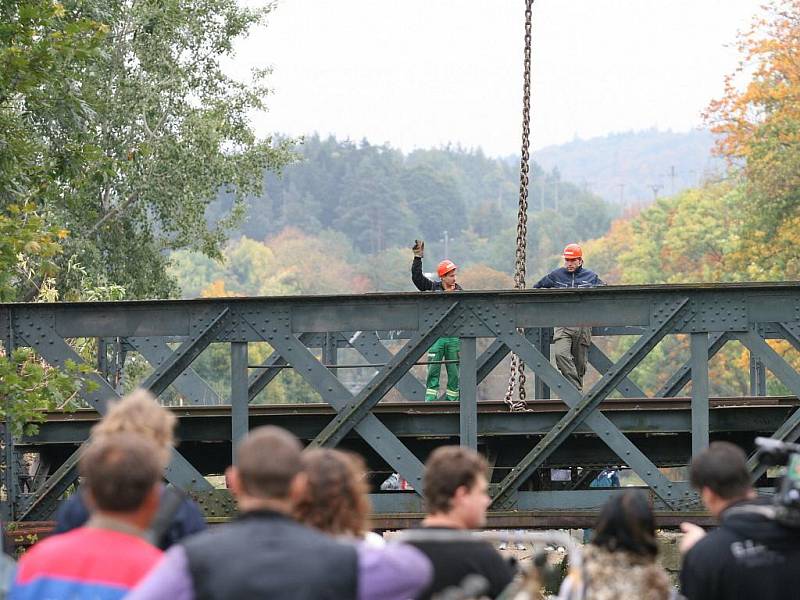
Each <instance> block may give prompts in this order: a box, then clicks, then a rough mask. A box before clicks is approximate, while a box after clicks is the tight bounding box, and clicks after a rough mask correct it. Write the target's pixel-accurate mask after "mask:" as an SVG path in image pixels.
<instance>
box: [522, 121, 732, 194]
mask: <svg viewBox="0 0 800 600" xmlns="http://www.w3.org/2000/svg"><path fill="white" fill-rule="evenodd" d="M712 145H713V136H712V134H711V133H710V132H709V131H707V130H693V131H688V132H679V133H675V132H672V131H657V130H655V129H649V130H646V131H637V132H632V131H631V132H626V133H614V134H610V135H607V136H606V137H597V138H592V139H588V140H581V139H576V140H574V141H572V142H569V143H567V144H560V145H557V146H547V147H545V148H542V149H541V150H537V151H536V152H534V153H533V159H534V160H535V161H536V162H537V163H538V164H539V165H541V166H542V167H543V168H545V169H547V170H552V169H554V168H557V169H558V170H559V171H560V173H561V177H562V178H563V179H566V180H568V181H572V182H574V183H576V184H579V185H581V186H585V187H586V188H587V189H589V190H591V191H593V192H594V193H596V194H598V195H600V196H602V197H603V198H604V199H606V200H608V201H609V202H614V203H620V201H622V202H623V203H624V204H627V205H631V204H641V203H642V202H651V201H652V200H653V198H654V195H655V194H654V191H653V187H654V186H655V190H656V192H657V194H658V196H659V197H663V196H671V195H674V194H675V193H678V192H680V191H682V190H684V189H686V188H690V187H695V186H697V185H698V184H699V183H701V182H702V181H703V180H706V179H709V178H714V177H715V176H716V174H718V173H722V172H724V165H723V164H722V161H721V160H720V159H718V158H715V157H712V155H711V147H712ZM509 162H513V160H509Z"/></svg>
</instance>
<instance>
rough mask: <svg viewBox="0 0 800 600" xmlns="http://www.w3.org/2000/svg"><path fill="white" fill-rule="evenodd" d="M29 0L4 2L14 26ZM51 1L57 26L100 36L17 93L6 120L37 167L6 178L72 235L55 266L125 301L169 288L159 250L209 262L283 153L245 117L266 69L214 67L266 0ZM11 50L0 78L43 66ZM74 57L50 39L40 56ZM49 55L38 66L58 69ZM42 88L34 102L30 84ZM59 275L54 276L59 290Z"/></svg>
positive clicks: (256, 102)
mask: <svg viewBox="0 0 800 600" xmlns="http://www.w3.org/2000/svg"><path fill="white" fill-rule="evenodd" d="M30 4H33V3H31V2H12V3H11V5H12V6H13V7H14V9H12V10H11V12H12V13H13V14H12V15H11V16H12V17H14V16H16V19H17V21H18V22H20V23H23V22H25V18H26V15H27V14H28V13H29V9H28V6H29V5H30ZM43 5H44V3H41V4H37V6H43ZM4 6H5V5H4ZM55 6H56V9H55V11H56V12H55V16H52V17H50V19H51V21H52V22H53V23H55V24H59V23H60V22H61V21H66V24H65V25H64V27H63V30H64V32H65V33H66V34H69V35H70V36H72V37H79V36H78V34H79V33H81V32H82V31H83V30H84V29H88V31H89V33H92V32H95V31H96V32H98V33H97V34H96V36H95V37H91V38H90V41H91V42H93V43H94V47H93V49H94V50H96V51H95V52H93V53H90V52H89V51H88V50H87V51H83V50H81V53H80V54H79V56H80V58H81V61H80V62H79V64H77V65H76V66H74V68H72V69H71V70H70V68H69V67H71V66H73V65H72V63H74V62H76V61H75V60H73V61H72V63H68V64H67V65H66V68H65V69H64V70H65V73H66V75H67V78H66V79H65V80H64V81H60V80H58V81H56V82H54V83H52V85H51V86H49V88H48V86H47V85H30V86H26V87H24V88H20V89H18V90H16V92H15V96H14V98H15V103H14V104H13V106H12V107H11V108H10V109H9V112H10V114H11V116H10V117H9V119H12V120H13V119H14V118H16V120H17V121H19V122H24V123H25V124H26V125H27V128H26V129H25V130H24V131H22V132H21V134H20V139H23V140H24V141H26V142H27V143H30V144H32V145H33V150H32V151H31V152H30V153H29V154H30V155H32V156H36V157H40V158H37V161H38V162H37V164H36V165H35V166H38V167H40V168H43V169H44V172H43V173H42V176H41V177H40V178H39V179H33V178H31V177H29V178H28V179H27V180H26V179H25V178H23V177H16V178H15V180H14V182H13V183H16V184H17V186H18V187H21V191H20V193H21V194H23V195H26V196H28V197H30V199H31V200H32V201H35V202H36V203H37V205H38V206H39V208H40V209H41V211H42V213H43V214H48V215H50V216H51V218H52V220H53V222H56V223H59V224H60V225H61V226H63V227H65V228H66V229H69V230H70V231H71V232H72V235H71V236H70V238H69V239H68V240H67V241H66V243H65V248H64V253H63V254H62V258H61V259H60V260H61V261H62V263H66V261H68V260H69V259H70V258H72V257H77V260H78V262H80V263H81V264H83V265H85V266H86V268H87V269H89V273H90V275H94V276H96V277H97V278H98V280H107V281H109V282H111V283H115V284H118V285H122V286H123V287H125V289H126V290H127V292H128V294H129V296H132V297H158V296H168V295H171V294H173V293H174V292H175V286H174V283H173V282H172V280H171V279H170V278H169V277H168V276H167V275H166V265H167V258H166V257H165V254H164V253H165V251H167V250H174V249H180V248H189V249H194V250H198V251H200V252H202V253H205V254H206V255H209V256H218V255H219V251H220V248H221V245H222V243H223V242H224V240H225V239H226V237H227V234H228V231H229V229H230V227H231V226H232V225H233V224H234V223H236V222H237V220H238V219H240V218H241V216H242V209H243V206H244V204H243V202H244V198H245V196H246V195H248V194H258V193H260V190H261V185H262V182H263V173H264V171H265V170H276V171H277V170H280V169H281V168H282V167H283V165H285V164H286V163H287V162H289V161H290V160H291V159H292V154H291V152H290V148H291V145H292V142H291V140H280V141H276V142H273V141H272V140H271V139H269V138H268V139H259V138H257V136H256V135H255V133H254V131H253V129H252V127H251V125H250V114H251V113H252V111H254V110H260V109H263V108H264V104H263V101H264V98H265V96H266V94H267V91H268V90H267V88H266V86H265V76H266V72H264V71H259V72H256V73H254V74H253V78H252V80H251V81H249V82H246V83H245V82H240V81H236V80H234V79H232V78H230V77H228V76H227V75H225V73H224V72H223V70H222V68H221V65H220V63H221V60H223V59H224V58H228V57H230V56H231V55H232V54H233V44H234V42H235V41H236V40H237V39H238V38H240V37H242V36H245V35H246V34H247V33H248V32H249V31H250V30H251V29H252V28H253V27H254V26H256V25H257V24H259V23H261V22H263V20H264V19H265V17H266V15H267V14H268V13H269V11H270V9H271V8H272V5H271V4H268V5H267V6H266V7H263V8H248V7H242V6H240V5H239V3H237V2H236V0H203V1H202V2H191V3H190V2H186V1H185V0H165V1H163V2H128V1H127V0H81V1H78V0H73V1H71V2H68V3H66V4H65V5H64V6H61V5H55ZM59 7H60V8H59ZM42 10H44V9H42ZM59 15H60V16H59ZM43 18H44V17H42V19H43ZM92 27H94V29H92ZM32 29H33V30H34V31H38V30H37V29H36V27H33V28H32ZM103 34H106V35H103ZM31 36H32V38H33V39H34V40H36V39H38V33H37V35H33V34H31ZM84 37H86V36H85V35H84V36H83V37H79V39H80V40H83V38H84ZM19 38H20V36H19V35H17V37H16V38H13V40H12V42H13V41H15V40H18V39H19ZM58 39H60V38H58ZM28 45H29V46H30V45H31V44H28ZM17 47H24V44H20V43H17V45H16V46H12V47H11V48H10V49H8V51H7V52H6V53H5V56H6V58H7V60H6V61H5V62H6V64H7V65H10V68H11V72H10V73H9V72H6V73H4V75H5V76H6V79H7V80H8V81H12V82H14V81H16V80H17V78H18V76H19V77H23V79H24V77H25V76H26V74H28V73H29V72H31V71H34V72H35V71H36V70H37V69H38V68H39V65H40V63H41V62H42V61H38V62H36V61H33V60H31V61H27V62H25V61H19V60H16V59H15V57H16V56H17V54H18V53H19V50H18V48H17ZM75 52H77V50H76V51H72V50H71V49H70V48H67V49H64V48H62V47H60V46H57V47H55V48H54V49H52V51H51V52H50V53H49V54H45V56H46V57H50V55H55V56H59V55H60V54H64V55H66V56H74V55H75ZM8 57H11V58H8ZM12 59H14V60H12ZM62 62H63V59H62ZM56 63H57V59H55V58H53V59H52V60H51V62H50V63H43V64H45V66H46V67H47V69H49V71H57V70H58V68H59V65H58V64H56ZM49 71H47V70H46V72H49ZM49 82H50V80H49V79H48V80H47V81H46V83H49ZM57 84H60V86H61V87H64V86H66V87H67V88H70V89H72V88H74V89H75V90H78V92H75V93H74V94H72V97H74V101H71V98H72V97H71V96H69V95H68V96H67V101H66V102H65V103H64V105H65V106H66V107H68V108H69V107H71V106H73V105H74V106H75V107H76V108H74V109H71V110H67V109H66V108H62V103H60V102H58V101H56V100H54V99H55V98H56V97H57V96H58V91H59V89H60V87H59V85H57ZM18 87H19V86H18ZM50 88H52V89H53V91H51V92H49V93H48V94H47V95H46V96H45V98H44V100H41V101H40V96H42V95H44V92H42V91H41V90H42V89H44V90H45V91H48V90H49V89H50ZM62 113H65V115H64V116H63V117H62ZM54 115H55V116H56V117H58V118H54ZM42 148H43V149H44V151H42ZM39 163H42V164H39ZM52 165H55V166H56V167H57V168H53V167H52ZM40 180H41V181H46V182H47V185H46V186H44V187H43V188H42V186H41V185H39V184H38V183H37V182H38V181H40ZM220 189H224V190H226V191H227V193H228V194H229V196H230V197H231V199H232V201H231V206H230V209H229V210H228V211H227V212H226V213H225V214H222V215H218V218H217V219H216V221H215V222H213V223H208V222H207V221H206V216H205V209H206V207H207V206H208V204H209V203H210V202H211V201H212V200H213V199H214V198H215V197H216V196H217V193H218V191H219V190H220ZM70 283H71V282H70V280H69V279H67V278H59V279H58V284H59V286H60V287H62V288H63V287H65V286H67V285H69V284H70Z"/></svg>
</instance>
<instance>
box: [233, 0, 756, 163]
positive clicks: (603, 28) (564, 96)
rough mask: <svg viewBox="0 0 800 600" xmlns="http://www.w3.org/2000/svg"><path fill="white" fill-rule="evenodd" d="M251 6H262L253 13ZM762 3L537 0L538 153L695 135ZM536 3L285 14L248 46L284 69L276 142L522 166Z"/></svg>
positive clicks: (509, 0) (331, 7)
mask: <svg viewBox="0 0 800 600" xmlns="http://www.w3.org/2000/svg"><path fill="white" fill-rule="evenodd" d="M250 1H251V2H253V1H255V0H250ZM759 5H760V0H536V2H535V3H534V11H533V18H534V33H533V56H534V58H533V100H532V103H533V108H532V110H533V115H534V116H533V120H532V123H533V126H532V133H531V135H532V142H531V143H532V147H533V148H541V147H543V146H547V145H550V144H558V143H562V142H566V141H570V140H572V139H574V138H575V137H576V136H578V137H581V138H589V137H594V136H602V135H605V134H607V133H611V132H620V131H627V130H639V129H646V128H649V127H658V128H660V129H669V128H671V129H673V130H675V131H685V130H688V129H690V128H692V127H697V126H698V125H700V124H701V117H700V113H701V111H702V110H703V108H704V107H705V106H706V105H707V104H708V102H709V101H710V100H711V99H712V98H714V97H716V96H718V95H719V94H720V93H721V90H722V83H723V77H724V76H725V74H727V73H729V72H731V71H732V70H733V69H734V68H735V66H736V62H737V54H736V52H735V49H734V44H733V42H734V41H735V37H736V32H737V30H740V29H744V28H746V27H747V26H748V24H749V23H750V21H751V19H752V16H753V15H754V14H755V13H756V11H757V10H758V9H759ZM523 7H524V2H523V1H522V0H392V1H390V0H281V1H280V2H279V5H278V7H277V9H276V10H275V11H274V12H273V13H272V14H271V15H270V17H269V21H268V25H267V27H266V28H263V29H259V30H258V31H257V32H255V33H254V34H253V35H252V36H251V37H250V38H249V39H248V40H246V41H244V42H242V43H241V44H239V46H238V49H239V53H238V56H237V59H236V62H235V63H233V64H232V65H230V66H229V69H230V70H231V72H232V73H233V74H235V75H236V76H238V77H244V76H246V73H247V72H248V71H249V69H250V67H265V66H271V67H272V68H273V69H274V73H273V74H272V75H271V77H270V85H271V87H272V88H273V89H274V95H272V96H271V97H270V98H269V99H268V105H269V107H270V111H269V112H268V113H266V114H261V115H255V116H254V120H255V123H256V125H257V128H258V130H259V132H260V133H270V132H274V131H279V132H284V133H287V134H290V135H302V134H306V133H310V132H313V131H318V132H320V133H322V134H328V133H333V134H336V135H337V136H338V137H340V138H345V137H349V138H351V139H353V140H360V139H361V138H362V137H366V138H367V139H368V140H369V141H370V142H372V143H375V144H381V143H383V142H389V143H390V144H391V145H393V146H395V147H399V148H402V149H403V150H406V151H408V150H412V149H414V148H425V147H431V146H439V145H443V144H446V143H448V142H452V143H458V144H461V145H462V146H466V147H477V146H480V147H482V148H483V149H484V151H485V152H487V153H488V154H490V155H508V154H512V153H519V145H520V135H521V133H520V132H521V103H522V38H523V31H524V29H523V23H524V20H523V18H524V15H523Z"/></svg>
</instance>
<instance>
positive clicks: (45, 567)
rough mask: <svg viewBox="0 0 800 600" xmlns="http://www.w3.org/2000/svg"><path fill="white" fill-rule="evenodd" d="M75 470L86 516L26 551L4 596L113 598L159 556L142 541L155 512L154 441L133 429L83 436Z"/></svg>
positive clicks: (21, 599) (25, 599)
mask: <svg viewBox="0 0 800 600" xmlns="http://www.w3.org/2000/svg"><path fill="white" fill-rule="evenodd" d="M79 468H80V474H81V476H82V477H83V478H84V484H83V485H84V486H85V490H86V493H87V497H88V500H89V503H90V504H91V506H92V507H93V511H92V516H91V518H90V519H89V521H88V522H87V523H86V525H84V526H83V527H79V528H77V529H73V530H72V531H70V532H68V533H63V534H59V535H54V536H52V537H50V538H47V539H46V540H43V541H41V542H39V543H37V544H35V545H34V546H33V547H32V548H31V549H30V550H28V552H26V553H25V554H24V555H23V556H22V558H21V559H20V562H19V567H18V569H17V573H16V576H15V578H14V582H13V584H12V586H11V590H10V591H9V595H8V598H9V600H34V599H36V598H70V599H71V600H83V599H85V600H118V599H121V598H123V597H124V596H125V595H126V594H127V593H128V592H129V591H130V590H131V589H132V588H133V587H134V586H135V585H136V584H137V583H138V582H139V581H140V580H141V579H143V578H144V576H145V575H146V574H147V573H148V572H149V571H150V570H151V569H152V568H153V567H154V566H155V565H156V564H157V563H158V562H159V560H160V559H161V555H162V552H161V550H159V549H158V548H156V547H155V546H152V545H151V544H149V543H148V542H147V541H145V539H144V534H145V531H146V530H147V528H148V527H149V526H150V523H151V521H152V519H153V516H154V515H155V513H156V511H157V510H158V502H159V494H160V488H159V483H160V481H161V461H160V459H159V451H158V448H157V447H156V445H155V444H154V443H153V442H152V441H150V440H148V439H146V438H144V437H143V436H140V435H136V434H134V433H118V434H116V435H113V436H101V437H99V438H97V439H94V440H92V441H91V442H89V445H88V446H87V447H86V449H85V451H84V452H83V455H82V456H81V459H80V467H79Z"/></svg>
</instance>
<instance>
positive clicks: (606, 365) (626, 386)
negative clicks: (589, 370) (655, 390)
mask: <svg viewBox="0 0 800 600" xmlns="http://www.w3.org/2000/svg"><path fill="white" fill-rule="evenodd" d="M589 364H591V365H592V366H593V367H594V368H595V369H597V372H598V373H600V375H605V374H606V373H607V372H608V370H609V369H610V368H611V367H612V366H614V363H613V362H612V360H611V359H610V358H608V356H606V355H605V353H604V352H603V351H602V350H600V348H598V347H597V345H596V344H594V343H593V344H592V345H591V346H589ZM617 389H618V390H619V391H620V393H621V394H622V395H623V396H624V397H625V398H646V397H647V394H645V393H644V392H643V391H642V388H640V387H639V386H638V385H636V384H635V383H634V382H633V381H631V380H630V378H628V377H625V378H624V379H623V380H622V382H621V383H620V384H619V385H618V386H617Z"/></svg>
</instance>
